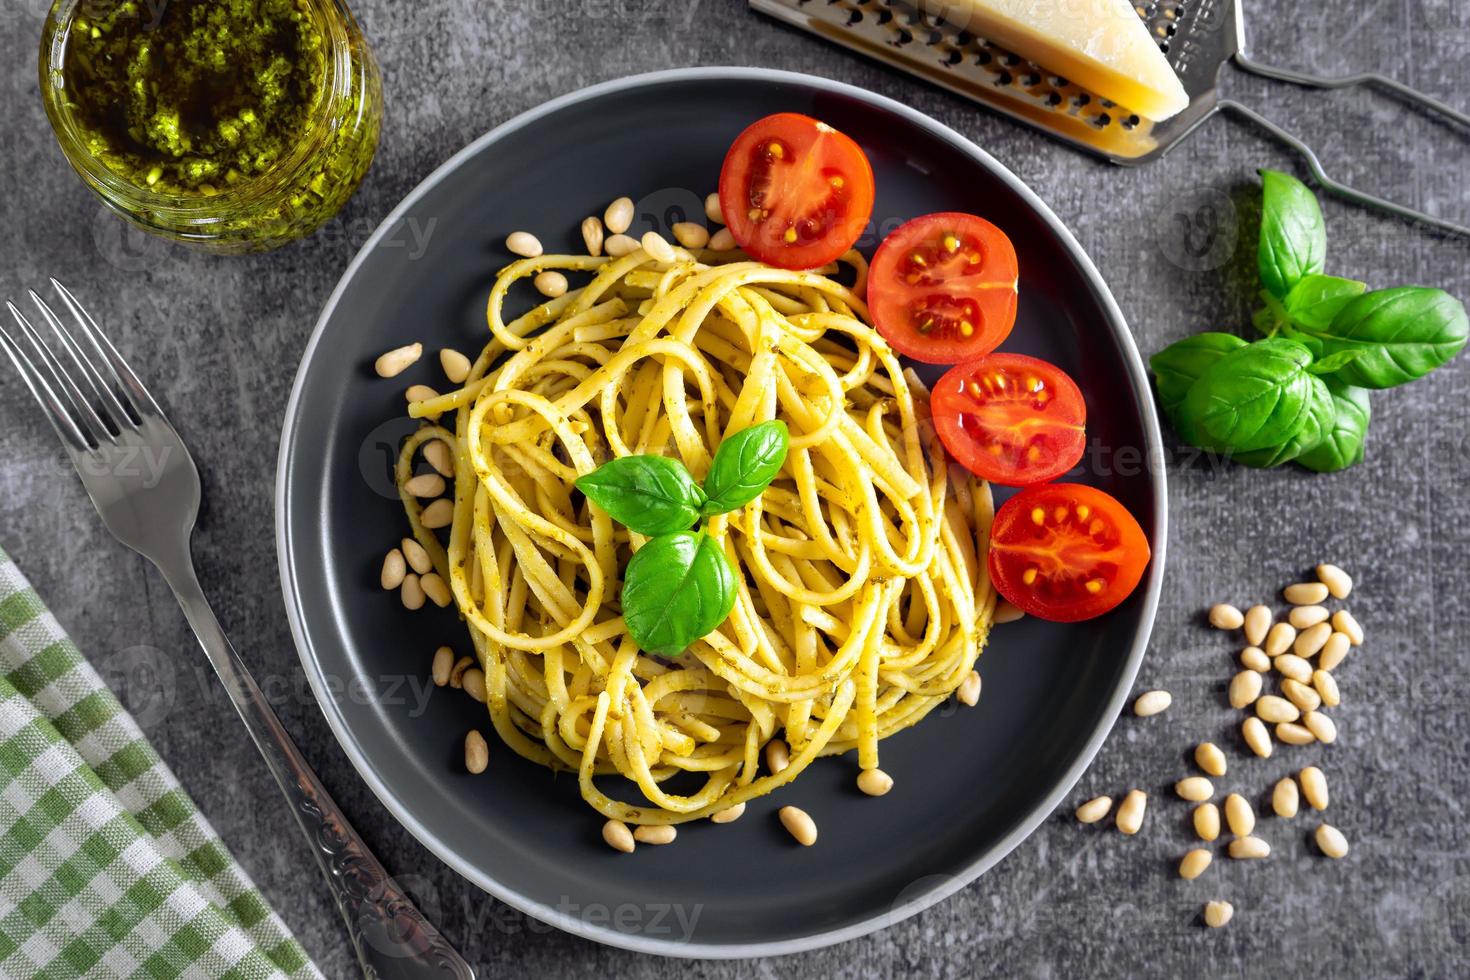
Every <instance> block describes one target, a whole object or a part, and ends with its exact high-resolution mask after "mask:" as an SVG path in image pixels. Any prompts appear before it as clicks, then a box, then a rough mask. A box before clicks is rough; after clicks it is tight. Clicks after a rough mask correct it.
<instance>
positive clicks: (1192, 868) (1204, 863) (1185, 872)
mask: <svg viewBox="0 0 1470 980" xmlns="http://www.w3.org/2000/svg"><path fill="white" fill-rule="evenodd" d="M1212 857H1213V855H1211V854H1210V852H1209V851H1207V850H1205V849H1204V848H1203V847H1196V848H1195V849H1194V850H1192V851H1190V852H1189V853H1188V854H1186V855H1184V859H1183V860H1182V861H1180V862H1179V877H1181V878H1183V879H1184V880H1185V881H1193V880H1194V879H1196V878H1198V877H1199V876H1200V875H1202V874H1204V873H1205V869H1206V868H1208V867H1209V866H1210V860H1211V858H1212Z"/></svg>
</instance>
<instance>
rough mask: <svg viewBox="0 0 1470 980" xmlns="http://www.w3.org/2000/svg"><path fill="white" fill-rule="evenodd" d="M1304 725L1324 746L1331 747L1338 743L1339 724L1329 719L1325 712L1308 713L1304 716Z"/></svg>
mask: <svg viewBox="0 0 1470 980" xmlns="http://www.w3.org/2000/svg"><path fill="white" fill-rule="evenodd" d="M1302 724H1303V725H1305V726H1306V727H1307V731H1309V732H1311V733H1312V735H1313V736H1315V737H1316V739H1317V741H1319V742H1321V743H1322V744H1323V745H1331V744H1332V743H1333V742H1336V741H1337V722H1335V721H1333V720H1332V719H1331V718H1329V717H1328V716H1327V715H1326V714H1325V713H1324V712H1321V711H1316V710H1313V711H1308V712H1307V713H1306V714H1304V715H1302Z"/></svg>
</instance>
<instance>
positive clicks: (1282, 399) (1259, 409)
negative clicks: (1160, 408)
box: [1180, 338, 1313, 453]
mask: <svg viewBox="0 0 1470 980" xmlns="http://www.w3.org/2000/svg"><path fill="white" fill-rule="evenodd" d="M1311 363H1312V352H1311V351H1309V350H1308V349H1307V348H1306V347H1303V346H1302V345H1301V344H1299V343H1297V342H1296V341H1293V340H1284V339H1281V338H1273V339H1267V340H1258V341H1256V342H1255V343H1253V344H1250V345H1249V346H1246V347H1242V348H1240V349H1238V350H1235V351H1232V352H1231V353H1229V354H1226V355H1225V356H1224V357H1222V358H1220V359H1219V360H1217V361H1216V362H1215V363H1214V364H1212V365H1210V366H1209V367H1208V368H1206V369H1205V371H1204V373H1203V374H1201V375H1200V376H1199V380H1197V381H1196V382H1195V383H1194V384H1193V385H1192V386H1191V387H1190V389H1189V393H1188V394H1187V395H1185V397H1184V403H1183V405H1182V406H1181V411H1180V417H1181V420H1182V422H1183V423H1184V426H1185V430H1186V431H1185V432H1184V433H1182V434H1184V435H1186V437H1187V438H1189V439H1190V441H1191V442H1194V443H1195V444H1196V445H1198V446H1200V447H1201V448H1204V449H1212V450H1215V451H1216V452H1229V453H1246V452H1251V451H1252V450H1256V449H1269V448H1271V447H1272V446H1280V445H1282V444H1284V443H1286V442H1288V441H1290V440H1292V439H1294V438H1296V436H1297V435H1298V433H1300V432H1301V429H1302V427H1303V426H1304V425H1305V424H1306V421H1307V414H1308V412H1309V409H1310V399H1311V397H1312V394H1313V392H1312V385H1311V383H1310V382H1311V380H1313V376H1312V375H1311V374H1309V373H1308V372H1307V366H1308V365H1309V364H1311Z"/></svg>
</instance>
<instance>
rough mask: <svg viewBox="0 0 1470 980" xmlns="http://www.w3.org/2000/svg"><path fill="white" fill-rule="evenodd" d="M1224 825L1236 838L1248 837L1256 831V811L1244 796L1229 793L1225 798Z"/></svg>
mask: <svg viewBox="0 0 1470 980" xmlns="http://www.w3.org/2000/svg"><path fill="white" fill-rule="evenodd" d="M1225 823H1226V824H1228V825H1229V826H1230V832H1231V833H1232V834H1234V835H1235V836H1236V837H1249V836H1250V835H1251V831H1253V830H1255V829H1256V811H1255V810H1253V809H1252V808H1251V805H1250V802H1249V801H1248V800H1246V798H1245V797H1244V796H1241V795H1240V794H1239V793H1231V794H1230V795H1229V796H1227V797H1225Z"/></svg>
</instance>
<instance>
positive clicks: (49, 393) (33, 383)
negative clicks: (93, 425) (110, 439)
mask: <svg viewBox="0 0 1470 980" xmlns="http://www.w3.org/2000/svg"><path fill="white" fill-rule="evenodd" d="M0 347H4V348H5V353H6V355H8V356H9V357H10V363H11V364H14V365H15V370H16V371H18V372H19V373H20V379H21V380H22V381H24V382H25V383H26V387H27V388H29V389H30V392H31V395H32V396H33V397H34V398H35V399H36V404H38V405H40V406H41V411H43V412H45V413H46V421H48V422H50V423H51V428H53V429H55V430H56V435H57V436H58V437H59V438H60V439H61V442H62V444H63V445H65V446H67V447H68V448H71V449H76V450H79V451H81V452H84V453H85V452H90V451H91V449H92V447H91V446H90V445H88V443H87V437H86V436H84V435H82V430H81V429H79V428H77V424H76V422H75V420H73V419H72V417H71V414H70V413H69V412H67V410H66V407H65V406H64V405H62V404H61V399H59V398H57V397H56V392H55V391H53V390H51V385H50V384H49V383H48V382H47V381H46V378H45V376H44V375H43V374H41V372H40V371H37V370H36V366H35V365H34V364H32V363H31V359H30V358H29V357H27V356H26V354H25V351H23V350H21V348H20V345H19V344H17V343H16V342H15V339H14V338H13V337H11V336H10V332H9V331H7V330H6V329H5V327H4V326H0Z"/></svg>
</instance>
